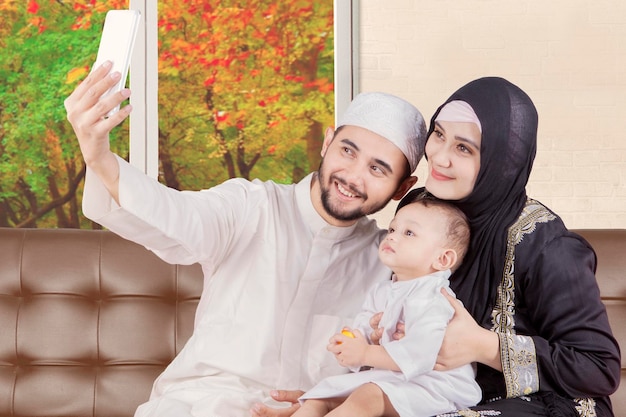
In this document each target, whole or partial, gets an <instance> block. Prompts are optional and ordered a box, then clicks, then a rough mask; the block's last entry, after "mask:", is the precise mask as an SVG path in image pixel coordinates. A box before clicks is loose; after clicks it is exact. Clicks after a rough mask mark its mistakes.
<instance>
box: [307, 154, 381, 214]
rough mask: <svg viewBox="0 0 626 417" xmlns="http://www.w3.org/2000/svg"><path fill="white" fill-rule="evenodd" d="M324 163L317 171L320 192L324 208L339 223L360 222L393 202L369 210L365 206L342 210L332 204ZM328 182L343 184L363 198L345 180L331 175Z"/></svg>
mask: <svg viewBox="0 0 626 417" xmlns="http://www.w3.org/2000/svg"><path fill="white" fill-rule="evenodd" d="M323 164H324V161H322V163H321V164H320V167H319V169H318V171H317V176H318V178H317V179H318V181H319V184H320V190H321V198H322V206H323V207H324V210H326V213H328V214H329V215H330V216H331V217H333V218H335V219H337V220H339V221H354V220H358V219H360V218H361V217H364V216H366V215H368V214H373V213H376V212H377V211H380V210H382V209H383V208H384V207H385V206H386V205H387V203H388V202H389V201H390V200H391V197H390V198H388V199H387V200H386V201H384V202H382V203H380V204H377V205H374V206H372V207H371V209H369V210H365V206H363V205H362V206H361V207H359V208H356V209H353V210H350V211H346V210H342V209H341V207H339V206H338V205H333V204H332V202H331V197H330V189H329V185H328V183H327V179H326V177H325V175H324V167H323ZM328 180H329V181H330V182H334V181H336V182H338V183H339V184H341V185H342V186H343V187H344V188H346V189H350V190H351V191H352V192H353V193H355V194H359V195H360V196H363V194H362V193H359V192H357V191H356V190H354V189H353V188H352V187H350V186H349V185H348V184H346V183H345V182H344V181H343V180H341V179H339V178H337V177H335V176H333V175H331V176H330V178H328ZM364 200H367V196H365V198H364Z"/></svg>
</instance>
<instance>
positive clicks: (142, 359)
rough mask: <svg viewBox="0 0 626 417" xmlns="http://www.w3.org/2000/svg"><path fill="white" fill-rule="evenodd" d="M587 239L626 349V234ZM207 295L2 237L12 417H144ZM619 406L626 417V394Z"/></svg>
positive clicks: (29, 236) (77, 238)
mask: <svg viewBox="0 0 626 417" xmlns="http://www.w3.org/2000/svg"><path fill="white" fill-rule="evenodd" d="M577 232H578V233H580V234H581V235H583V236H584V237H585V238H587V240H588V241H589V242H590V243H591V244H592V246H593V247H594V248H595V250H596V252H597V254H598V271H597V274H596V275H597V278H598V283H599V285H600V289H601V292H602V299H603V301H604V303H605V304H606V306H607V310H608V312H609V318H610V320H611V325H612V327H613V332H614V334H615V336H616V337H617V339H618V341H619V342H620V345H621V346H622V347H626V230H623V229H622V230H578V231H577ZM201 291H202V272H201V270H200V268H199V266H198V265H192V266H176V265H169V264H166V263H165V262H163V261H161V260H159V259H158V258H157V257H156V256H155V255H154V254H152V253H151V252H149V251H147V250H146V249H144V248H143V247H141V246H139V245H136V244H134V243H131V242H128V241H126V240H124V239H122V238H120V237H118V236H116V235H114V234H112V233H111V232H108V231H88V230H68V229H48V230H39V229H29V230H22V229H8V228H0V417H4V416H12V417H17V416H19V417H26V416H30V417H35V416H42V417H43V416H46V417H53V416H60V417H89V416H93V417H118V416H119V417H122V416H123V417H128V416H132V415H133V414H134V411H135V409H136V407H137V406H138V405H139V404H140V403H142V402H144V401H146V400H147V399H148V395H149V393H150V389H151V387H152V383H153V381H154V379H155V378H156V377H157V375H159V374H160V373H161V371H162V370H163V369H164V368H165V367H166V366H167V364H169V362H170V361H171V360H172V359H173V358H174V356H175V355H176V354H177V353H178V352H179V351H180V350H181V348H182V347H183V345H184V344H185V342H186V341H187V339H188V338H189V336H190V335H191V332H192V329H193V318H194V314H195V309H196V306H197V302H198V298H199V296H200V293H201ZM625 362H626V361H625V359H624V358H622V377H624V375H626V371H625V369H626V366H625V365H624V364H625ZM611 398H612V401H613V406H614V410H615V415H616V416H618V417H621V416H626V386H624V384H622V386H620V388H619V390H618V392H617V393H615V394H613V395H612V397H611Z"/></svg>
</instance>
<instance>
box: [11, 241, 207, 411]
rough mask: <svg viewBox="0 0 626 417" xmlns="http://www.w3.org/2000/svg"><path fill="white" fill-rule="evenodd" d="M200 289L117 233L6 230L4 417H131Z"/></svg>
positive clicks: (173, 349)
mask: <svg viewBox="0 0 626 417" xmlns="http://www.w3.org/2000/svg"><path fill="white" fill-rule="evenodd" d="M201 289H202V272H201V270H200V268H199V266H198V265H194V266H175V265H168V264H166V263H164V262H162V261H161V260H159V259H158V258H157V257H156V256H155V255H154V254H152V253H151V252H148V251H147V250H146V249H144V248H143V247H141V246H138V245H136V244H133V243H130V242H128V241H126V240H124V239H122V238H119V237H118V236H116V235H114V234H112V233H110V232H106V231H85V230H63V229H57V230H37V229H33V230H20V229H0V335H1V336H0V416H47V417H51V416H67V417H69V416H77V417H78V416H80V417H87V416H102V417H105V416H106V417H117V416H132V415H133V413H134V410H135V408H136V407H137V406H138V405H139V404H140V403H142V402H144V401H146V400H147V399H148V395H149V392H150V389H151V386H152V383H153V381H154V379H155V378H156V377H157V375H158V374H159V373H161V371H163V369H164V368H165V366H166V365H167V364H168V363H169V362H170V361H171V360H172V359H173V358H174V356H175V355H176V354H177V353H178V352H179V351H180V350H181V348H182V347H183V345H184V344H185V342H186V341H187V339H188V338H189V336H190V335H191V332H192V328H193V318H194V313H195V309H196V305H197V301H198V298H199V295H200V292H201Z"/></svg>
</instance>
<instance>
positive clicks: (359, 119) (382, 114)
mask: <svg viewBox="0 0 626 417" xmlns="http://www.w3.org/2000/svg"><path fill="white" fill-rule="evenodd" d="M345 125H350V126H357V127H362V128H364V129H367V130H369V131H371V132H374V133H376V134H377V135H380V136H382V137H384V138H385V139H387V140H389V141H390V142H391V143H393V144H394V145H396V146H397V147H398V148H399V149H400V150H401V151H402V153H403V154H404V156H406V159H407V160H408V161H409V167H410V169H411V173H413V171H415V168H416V167H417V164H418V163H419V161H420V160H421V159H422V156H424V144H425V143H426V123H425V122H424V118H423V117H422V114H421V113H420V112H419V110H417V108H416V107H415V106H414V105H412V104H411V103H409V102H408V101H406V100H404V99H401V98H400V97H397V96H394V95H391V94H386V93H379V92H371V93H361V94H359V95H357V96H356V97H355V98H354V100H352V102H351V103H350V105H349V106H348V108H347V109H346V112H345V113H344V115H343V116H342V117H341V119H340V121H339V124H338V126H337V127H338V128H339V127H341V126H345Z"/></svg>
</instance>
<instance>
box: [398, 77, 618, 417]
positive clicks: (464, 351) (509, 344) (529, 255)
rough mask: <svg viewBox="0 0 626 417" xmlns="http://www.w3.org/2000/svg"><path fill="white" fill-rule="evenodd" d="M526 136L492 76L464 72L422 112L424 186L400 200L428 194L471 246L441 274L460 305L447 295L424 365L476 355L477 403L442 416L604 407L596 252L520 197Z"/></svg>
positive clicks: (607, 378) (607, 340)
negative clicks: (451, 306) (446, 318)
mask: <svg viewBox="0 0 626 417" xmlns="http://www.w3.org/2000/svg"><path fill="white" fill-rule="evenodd" d="M536 145H537V112H536V109H535V106H534V105H533V103H532V101H531V100H530V98H529V97H528V96H527V95H526V94H525V93H524V92H523V91H522V90H521V89H519V88H518V87H517V86H515V85H513V84H511V83H510V82H508V81H507V80H504V79H502V78H496V77H488V78H481V79H478V80H475V81H472V82H470V83H468V84H467V85H465V86H463V87H462V88H460V89H459V90H458V91H457V92H455V93H454V94H452V96H451V97H450V98H449V99H448V100H447V101H446V102H445V103H444V104H442V105H441V106H440V107H439V108H438V109H437V112H436V113H435V115H434V116H433V117H432V119H431V123H430V129H429V132H428V139H427V143H426V158H427V160H428V169H429V174H428V175H429V177H428V179H427V181H426V184H425V188H421V189H416V190H413V191H411V192H410V193H409V194H407V196H405V197H404V199H403V201H402V202H401V203H400V205H399V207H402V205H403V203H404V201H406V202H408V201H411V200H412V199H414V198H415V195H416V194H419V193H424V192H427V193H430V194H432V195H434V196H435V197H438V198H441V199H444V200H449V201H452V202H453V203H454V204H456V205H457V206H458V207H460V208H461V209H462V210H463V212H464V213H465V214H466V215H467V217H468V218H469V220H470V225H471V243H470V248H469V251H468V253H467V255H466V257H465V260H464V262H463V264H462V265H461V266H460V268H459V269H458V270H456V271H455V272H454V274H453V275H452V277H451V287H452V289H453V290H454V291H455V292H456V295H457V297H458V299H460V300H461V301H462V302H463V304H464V306H465V308H464V307H463V306H461V305H460V304H456V307H455V309H456V314H455V318H454V319H453V320H452V322H451V323H450V326H449V330H448V332H447V333H446V338H445V340H444V345H443V348H442V350H441V352H440V355H439V358H438V365H437V367H436V368H435V369H438V370H447V369H452V368H455V367H457V366H460V365H462V364H466V363H470V362H477V363H478V374H477V380H478V383H479V385H480V386H481V388H482V390H483V400H482V402H481V405H479V406H477V407H474V408H473V410H474V411H469V410H461V411H459V412H456V413H451V414H446V415H445V416H446V417H453V416H483V415H485V416H487V415H488V416H492V415H498V416H503V417H507V416H515V417H522V416H537V415H539V416H552V417H554V416H563V417H565V416H588V417H591V416H597V417H609V416H613V411H612V409H611V403H610V400H609V398H608V396H609V395H610V394H612V393H613V392H614V391H615V390H616V389H617V387H618V385H619V378H620V352H619V346H618V345H617V342H616V341H615V339H614V338H613V335H612V332H611V328H610V326H609V322H608V319H607V315H606V310H605V307H604V305H603V304H602V302H601V300H600V291H599V289H598V286H597V284H596V279H595V269H596V256H595V253H594V251H593V249H592V247H591V246H590V245H589V244H588V243H587V242H586V241H585V240H584V239H583V238H582V237H580V236H578V235H576V234H574V233H572V232H570V231H568V230H567V228H566V227H565V225H564V224H563V221H562V220H561V219H560V217H559V216H558V215H556V214H555V213H554V212H552V211H551V210H550V209H549V208H547V207H546V206H544V205H543V204H541V203H540V202H538V201H536V200H533V199H531V198H529V197H528V196H527V194H526V183H527V181H528V177H529V175H530V171H531V168H532V164H533V160H534V157H535V151H536ZM468 312H469V313H468ZM470 314H471V316H470Z"/></svg>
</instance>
